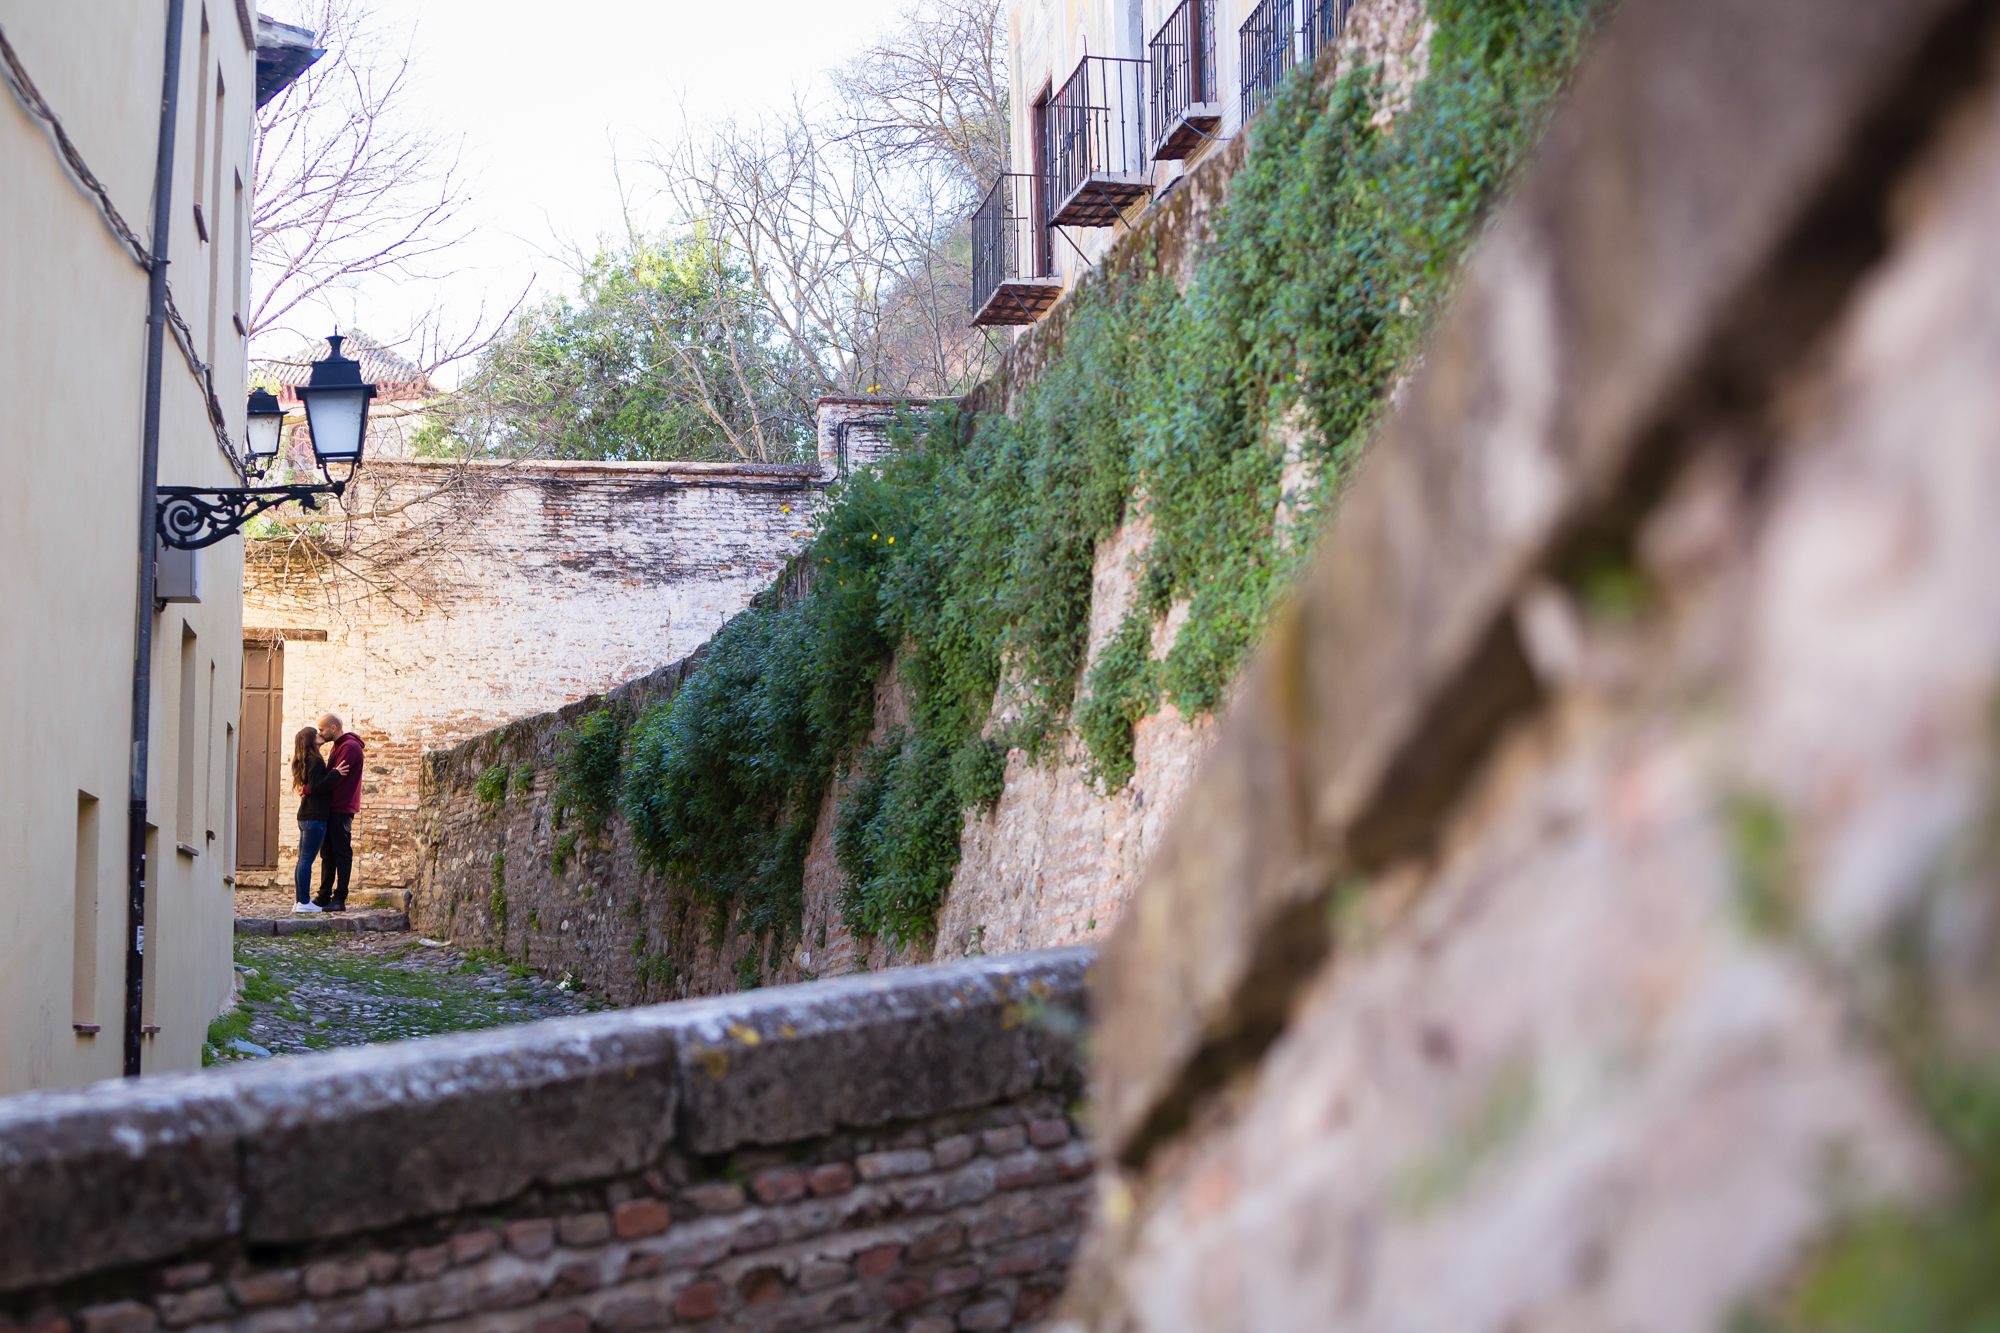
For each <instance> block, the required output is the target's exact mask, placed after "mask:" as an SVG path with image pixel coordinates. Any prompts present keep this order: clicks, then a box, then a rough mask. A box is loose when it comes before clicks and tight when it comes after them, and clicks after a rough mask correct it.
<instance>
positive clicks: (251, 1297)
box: [229, 1272, 299, 1310]
mask: <svg viewBox="0 0 2000 1333" xmlns="http://www.w3.org/2000/svg"><path fill="white" fill-rule="evenodd" d="M229 1293H230V1295H232V1296H234V1297H235V1298H236V1303H237V1304H238V1305H240V1306H242V1307H243V1308H244V1309H246V1310H254V1309H256V1308H258V1307H259V1306H264V1305H283V1304H286V1303H288V1302H291V1301H295V1300H297V1299H298V1298H299V1275H298V1274H297V1273H293V1272H276V1273H249V1274H246V1275H245V1276H243V1277H239V1278H234V1279H232V1280H231V1281H230V1283H229Z"/></svg>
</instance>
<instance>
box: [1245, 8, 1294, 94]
mask: <svg viewBox="0 0 2000 1333" xmlns="http://www.w3.org/2000/svg"><path fill="white" fill-rule="evenodd" d="M1292 14H1293V8H1292V0H1264V2H1263V3H1262V4H1260V5H1258V6H1257V7H1256V8H1255V9H1253V10H1251V11H1250V17H1249V18H1247V19H1245V20H1244V21H1243V26H1242V27H1241V28H1238V29H1237V30H1236V38H1237V47H1238V52H1237V63H1236V68H1237V71H1238V73H1239V75H1240V78H1241V82H1242V100H1243V119H1245V120H1248V119H1250V117H1252V116H1254V115H1256V114H1257V113H1258V112H1259V111H1262V110H1263V109H1264V107H1265V106H1266V104H1268V103H1269V102H1270V100H1271V97H1272V95H1273V94H1275V93H1276V92H1277V91H1278V83H1279V81H1280V80H1281V79H1283V78H1284V77H1285V75H1286V73H1287V72H1288V71H1290V69H1291V68H1292V66H1293V65H1295V64H1297V63H1298V49H1297V42H1296V32H1295V30H1294V28H1293V20H1292Z"/></svg>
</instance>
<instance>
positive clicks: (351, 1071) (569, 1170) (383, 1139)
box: [229, 1011, 676, 1243]
mask: <svg viewBox="0 0 2000 1333" xmlns="http://www.w3.org/2000/svg"><path fill="white" fill-rule="evenodd" d="M606 1019H610V1020H612V1021H610V1022H606V1021H605V1020H606ZM673 1050H674V1041H673V1037H672V1035H671V1033H670V1032H667V1031H665V1030H663V1028H662V1027H661V1025H660V1023H659V1021H658V1019H657V1017H654V1016H652V1015H651V1014H649V1013H648V1012H647V1011H626V1012H623V1013H619V1014H616V1015H612V1014H601V1015H594V1016H592V1017H589V1018H579V1019H568V1020H559V1021H556V1022H552V1023H543V1024H535V1025H533V1026H532V1027H529V1028H522V1029H515V1030H509V1029H496V1030H491V1031H486V1032H475V1033H463V1034H458V1035H454V1036H450V1037H439V1038H432V1039H429V1040H426V1041H421V1042H405V1043H397V1044H393V1045H389V1046H381V1047H370V1048H366V1049H356V1050H351V1051H337V1052H329V1053H327V1054H324V1055H320V1056H316V1057H314V1058H313V1059H312V1061H310V1062H296V1061H278V1062H270V1063H268V1064H264V1065H262V1067H261V1068H255V1069H253V1070H250V1071H248V1072H251V1073H253V1074H255V1075H258V1076H260V1077H251V1078H246V1079H244V1081H243V1082H242V1083H241V1084H239V1085H238V1089H239V1094H240V1096H239V1106H240V1107H242V1108H243V1109H244V1110H245V1111H247V1112H248V1115H249V1117H250V1118H252V1119H254V1121H255V1122H256V1123H257V1128H258V1131H259V1132H257V1133H255V1134H249V1135H246V1136H245V1139H244V1142H243V1168H242V1172H243V1188H244V1193H245V1200H244V1210H243V1231H244V1234H245V1237H246V1239H248V1240H250V1241H252V1242H253V1243H277V1242H282V1241H290V1240H300V1239H306V1238H309V1237H312V1236H318V1235H330V1234H344V1233H348V1232H353V1231H360V1230H365V1229H367V1228H369V1227H376V1226H385V1225H389V1224H391V1223H393V1222H396V1221H400V1220H403V1219H405V1218H409V1217H417V1216H425V1215H436V1214H441V1213H450V1212H456V1211H462V1210H464V1209H467V1208H471V1207H476V1206H479V1205H481V1204H485V1203H491V1202H497V1201H498V1200H500V1199H505V1198H510V1197H512V1196H514V1195H515V1194H518V1193H519V1192H520V1191H521V1190H522V1189H524V1188H526V1187H527V1186H528V1185H529V1184H530V1183H533V1182H541V1183H544V1184H558V1185H559V1184H565V1183H569V1182H572V1181H578V1180H585V1179H598V1178H602V1177H604V1176H608V1175H615V1174H617V1173H618V1172H620V1171H631V1170H636V1169H639V1168H640V1167H642V1166H643V1165H644V1164H646V1163H648V1162H650V1161H652V1160H654V1159H655V1158H656V1157H657V1156H658V1155H659V1152H660V1151H661V1149H663V1148H664V1147H665V1146H666V1144H667V1142H668V1141H669V1140H670V1139H671V1137H672V1125H673V1104H674V1081H675V1076H676V1075H675V1062H674V1056H673ZM287 1066H290V1067H289V1068H287ZM229 1072H230V1073H231V1074H236V1073H239V1072H241V1071H236V1070H231V1071H229ZM330 1123H336V1124H338V1125H339V1128H340V1134H341V1138H342V1142H343V1145H344V1148H345V1151H344V1152H343V1153H340V1154H327V1153H324V1152H321V1151H319V1149H318V1147H317V1145H318V1143H319V1141H320V1136H319V1134H318V1133H317V1132H314V1131H315V1130H316V1127H318V1126H321V1125H325V1124H330ZM301 1131H304V1132H301ZM410 1142H422V1143H425V1144H426V1145H427V1149H426V1151H425V1152H424V1153H423V1154H422V1155H421V1156H420V1157H412V1156H410V1155H409V1154H408V1153H407V1152H406V1151H405V1147H406V1145H407V1144H408V1143H410ZM496 1145H505V1151H495V1146H496ZM371 1156H374V1157H379V1158H381V1159H382V1160H393V1161H399V1162H402V1163H404V1164H405V1165H404V1167H403V1169H400V1170H397V1171H394V1172H388V1173H380V1172H363V1171H353V1170H350V1169H348V1163H349V1162H350V1161H351V1160H353V1159H355V1158H361V1159H367V1158H369V1157H371Z"/></svg>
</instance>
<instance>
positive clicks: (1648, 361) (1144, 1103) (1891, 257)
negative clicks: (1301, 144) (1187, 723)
mask: <svg viewBox="0 0 2000 1333" xmlns="http://www.w3.org/2000/svg"><path fill="white" fill-rule="evenodd" d="M1995 52H2000V13H1996V11H1995V9H1994V7H1993V6H1991V5H1985V4H1972V3H1960V2H1959V0H1908V3H1903V4H1897V5H1890V6H1884V5H1880V4H1872V3H1866V2H1865V0H1626V3H1625V4H1624V5H1623V6H1622V7H1621V8H1620V9H1619V10H1618V11H1617V12H1616V14H1615V15H1614V16H1613V17H1612V18H1611V19H1610V20H1609V21H1608V23H1607V25H1606V27H1605V29H1604V31H1603V32H1602V34H1601V35H1600V37H1599V39H1598V43H1597V45H1596V47H1595V49H1594V50H1593V52H1592V53H1591V55H1590V56H1589V57H1588V59H1587V61H1586V63H1585V65H1584V67H1583V69H1582V70H1581V71H1580V73H1579V76H1578V78H1577V81H1576V85H1575V88H1574V92H1573V94H1572V97H1571V100H1570V102H1569V104H1568V105H1567V106H1566V107H1565V108H1564V109H1563V110H1562V111H1561V112H1560V113H1559V114H1558V116H1557V118H1556V120H1555V121H1554V123H1553V124H1552V126H1551V128H1550V131H1549V133H1548V135H1547V137H1546V139H1545V140H1544V143H1543V145H1542V147H1541V150H1540V156H1539V159H1538V161H1537V162H1536V164H1535V165H1534V166H1533V168H1532V169H1531V170H1530V172H1529V173H1528V175H1527V176H1526V178H1525V179H1524V181H1523V182H1522V185H1521V187H1520V189H1519V190H1518V192H1517V193H1516V195H1515V197H1514V198H1513V199H1512V200H1511V201H1510V202H1509V203H1508V204H1507V205H1506V206H1505V207H1504V208H1502V209H1501V210H1500V211H1499V212H1498V213H1497V214H1496V216H1495V217H1494V218H1493V220H1492V221H1491V223H1490V224H1489V225H1488V226H1487V228H1486V229H1485V233H1484V235H1483V237H1482V238H1481V240H1480V242H1479V244H1478V246H1477V249H1476V250H1475V252H1474V254H1473V255H1472V256H1471V258H1470V260H1469V261H1468V263H1467V264H1466V265H1465V266H1464V267H1463V268H1462V270H1461V272H1460V274H1459V275H1458V277H1457V279H1456V283H1455V296H1454V300H1453V304H1452V307H1451V309H1450V310H1449V311H1448V312H1446V314H1445V316H1444V317H1443V318H1442V319H1441V320H1440V323H1439V326H1438V328H1437V331H1436V333H1435V334H1434V336H1433V338H1432V340H1431V342H1430V345H1429V347H1428V349H1427V351H1426V353H1425V358H1424V363H1423V365H1422V368H1421V369H1420V370H1419V371H1418V372H1417V373H1416V374H1415V375H1413V377H1412V378H1411V380H1410V382H1409V383H1408V384H1407V385H1406V387H1405V389H1404V391H1403V392H1401V393H1399V395H1398V397H1399V406H1398V408H1397V411H1396V412H1395V414H1394V415H1393V416H1392V418H1391V419H1390V420H1389V421H1388V422H1387V423H1386V425H1385V426H1384V428H1383V430H1382V432H1381V434H1380V438H1379V439H1378V440H1377V441H1376V443H1375V444H1374V445H1373V447H1372V449H1371V451H1370V452H1369V454H1368V456H1367V458H1366V460H1365V461H1364V462H1363V463H1362V465H1361V466H1360V468H1359V469H1358V471H1357V473H1356V475H1355V477H1354V478H1353V480H1352V482H1351V483H1350V484H1349V485H1348V487H1347V488H1346V490H1345V492H1344V494H1343V496H1342V499H1341V503H1340V506H1339V508H1338V510H1337V512H1336V513H1335V514H1334V515H1333V517H1332V519H1331V524H1330V527H1329V528H1328V531H1327V533H1326V535H1325V538H1324V540H1323V541H1322V543H1321V545H1320V547H1319V550H1318V554H1317V557H1316V560H1315V564H1314V567H1313V570H1312V572H1311V574H1310V575H1309V577H1308V578H1307V579H1306V581H1305V583H1304V585H1303V586H1302V587H1301V588H1300V589H1299V590H1298V592H1297V594H1296V596H1295V597H1293V598H1292V599H1291V600H1290V601H1289V603H1288V604H1287V605H1286V606H1285V607H1284V608H1282V609H1281V611H1280V613H1279V614H1278V615H1277V616H1276V617H1275V619H1274V623H1273V626H1272V629H1271V631H1270V633H1269V634H1268V636H1267V638H1266V640H1265V642H1264V644H1263V645H1262V646H1261V648H1260V650H1259V653H1258V656H1257V659H1256V661H1255V663H1254V664H1253V666H1252V669H1251V670H1250V672H1249V673H1248V674H1247V677H1246V679H1245V680H1244V681H1243V682H1242V683H1241V685H1240V687H1239V690H1238V692H1237V694H1236V696H1235V698H1234V699H1233V700H1232V705H1231V707H1230V709H1229V712H1228V715H1227V716H1226V717H1225V718H1224V719H1222V721H1221V722H1220V724H1219V725H1218V727H1217V732H1218V735H1217V738H1216V741H1215V744H1214V747H1213V748H1212V749H1211V750H1210V752H1209V754H1208V756H1207V758H1206V759H1205V761H1204V763H1203V766H1202V771H1201V773H1200V774H1199V775H1198V776H1197V778H1196V780H1195V783H1194V785H1193V786H1192V788H1191V789H1190V791H1189V793H1188V795H1187V797H1186V799H1185V800H1184V801H1183V803H1182V807H1181V814H1180V815H1179V816H1178V817H1177V818H1176V820H1175V821H1174V824H1173V827H1172V828H1171V829H1170V830H1169V831H1168V834H1167V837H1166V840H1165V842H1164V843H1163V845H1162V848H1161V850H1160V853H1159V854H1158V856H1156V858H1155V859H1154V861H1153V863H1152V866H1151V868H1150V869H1149V871H1148V873H1147V876H1146V879H1145V881H1144V883H1143V884H1142V886H1141V888H1140V890H1139V892H1138V893H1137V895H1136V896H1135V897H1134V898H1133V900H1132V902H1131V905H1130V907H1129V908H1128V910H1127V912H1126V914H1125V916H1124V918H1123V920H1122V921H1121V923H1120V925H1119V926H1118V928H1117V930H1116V931H1115V932H1114V934H1113V936H1112V937H1111V939H1110V940H1108V941H1107V942H1106V943H1105V944H1104V946H1103V961H1102V963H1101V964H1100V969H1099V972H1100V980H1099V985H1098V987H1097V990H1096V992H1095V994H1096V1000H1097V1028H1096V1032H1097V1050H1098V1052H1099V1057H1098V1059H1097V1061H1096V1063H1095V1066H1094V1069H1093V1092H1094V1095H1093V1099H1092V1113H1093V1126H1094V1129H1095V1132H1096V1134H1097V1136H1098V1138H1097V1144H1098V1147H1099V1150H1100V1152H1101V1154H1102V1159H1103V1161H1104V1163H1105V1166H1104V1168H1103V1170H1102V1172H1101V1175H1100V1182H1101V1188H1102V1190H1103V1199H1104V1207H1103V1209H1102V1210H1101V1213H1100V1216H1101V1217H1102V1219H1103V1220H1104V1223H1105V1225H1104V1230H1103V1232H1102V1233H1101V1234H1100V1235H1099V1236H1098V1237H1097V1241H1098V1242H1099V1243H1095V1244H1093V1245H1092V1246H1090V1247H1089V1251H1088V1252H1089V1253H1091V1254H1092V1255H1094V1256H1095V1257H1094V1259H1093V1260H1092V1261H1090V1262H1088V1263H1086V1264H1083V1265H1080V1266H1079V1268H1078V1269H1077V1271H1076V1275H1075V1280H1074V1281H1073V1283H1072V1288H1071V1293H1070V1296H1069V1297H1068V1301H1067V1304H1066V1310H1067V1313H1068V1317H1069V1318H1070V1319H1071V1320H1073V1323H1074V1326H1075V1327H1077V1328H1086V1327H1087V1328H1091V1329H1096V1330H1103V1331H1104V1333H1111V1331H1112V1330H1117V1333H1220V1331H1221V1330H1239V1329H1304V1328H1341V1329H1450V1330H1454V1333H1505V1331H1508V1330H1524V1329H1620V1330H1648V1331H1650V1333H1712V1331H1714V1330H1722V1329H1747V1328H1763V1329H1773V1330H1788V1331H1791V1330H1802V1329H1808V1328H1810V1329H1829V1328H1857V1329H1858V1328H1871V1329H1872V1328H1881V1327H1886V1326H1889V1325H1891V1324H1893V1323H1894V1322H1896V1320H1897V1319H1900V1318H1903V1317H1905V1316H1904V1312H1906V1311H1909V1310H1914V1309H1919V1308H1922V1307H1923V1306H1924V1304H1925V1303H1926V1302H1930V1301H1938V1302H1944V1301H1958V1302H1962V1305H1961V1307H1960V1308H1967V1309H1970V1308H1974V1307H1977V1308H1982V1309H1990V1308H1993V1305H1994V1301H1995V1298H1996V1297H1995V1293H1996V1292H2000V1283H1996V1281H1995V1279H1994V1278H1993V1276H1992V1275H1991V1274H1992V1272H1993V1271H2000V1270H1993V1269H1992V1265H1991V1264H1989V1265H1988V1270H1989V1271H1988V1272H1987V1273H1984V1274H1982V1275H1981V1277H1979V1278H1976V1279H1974V1278H1970V1277H1968V1278H1967V1279H1964V1281H1965V1284H1966V1285H1964V1286H1959V1287H1956V1288H1954V1286H1953V1284H1954V1283H1955V1282H1958V1281H1960V1279H1958V1278H1956V1276H1955V1274H1956V1272H1958V1271H1961V1270H1957V1269H1955V1268H1954V1267H1953V1264H1954V1263H1956V1262H1957V1259H1956V1255H1957V1254H1959V1253H1970V1252H1985V1251H1983V1250H1979V1249H1978V1247H1980V1246H1986V1247H1987V1248H1989V1249H1990V1242H1989V1241H1987V1240H1985V1239H1983V1233H1977V1232H1975V1231H1974V1230H1972V1228H1973V1227H1974V1226H1976V1225H1984V1221H1983V1219H1986V1218H1989V1217H1990V1216H1992V1212H1993V1209H1994V1207H1995V1198H1996V1195H1995V1192H1994V1191H1995V1186H1994V1181H1993V1176H1992V1173H1991V1172H1990V1170H1987V1169H1985V1168H1984V1167H1983V1166H1982V1165H1981V1163H1982V1162H1984V1161H1985V1160H1986V1158H1985V1156H1984V1154H1986V1152H1987V1151H1988V1149H1987V1148H1986V1147H1985V1146H1984V1143H1983V1141H1981V1140H1979V1139H1978V1138H1977V1137H1976V1131H1971V1130H1969V1129H1967V1128H1965V1127H1966V1126H1969V1125H1971V1124H1974V1123H1980V1124H1990V1123H1992V1116H1993V1114H1994V1107H1995V1102H1994V1100H1993V1093H1992V1092H1991V1091H1990V1089H1993V1088H1995V1087H2000V1081H1996V1080H1995V1071H1996V1070H2000V1027H1996V1024H1995V1021H1994V1020H1995V1016H1996V1015H2000V702H1997V701H2000V581H1996V579H1995V577H1994V571H1995V570H1996V569H2000V377H1996V375H1995V367H1996V366H2000V301H1996V300H1995V291H1996V286H1995V282H1994V277H1993V275H1994V274H1995V273H1996V272H2000V229H1996V228H1995V225H1994V219H1995V218H1996V217H2000V64H1996V63H1995V61H1994V53H1995ZM1944 1088H1950V1089H1952V1090H1953V1091H1952V1092H1951V1093H1949V1094H1941V1093H1940V1091H1939V1090H1940V1089H1944ZM1961 1089H1964V1090H1966V1091H1960V1090H1961ZM1981 1089H1984V1090H1987V1091H1975V1090H1981ZM1954 1203H1957V1204H1959V1206H1961V1207H1964V1208H1965V1212H1964V1213H1956V1212H1954V1211H1953V1210H1952V1206H1953V1204H1954ZM1959 1216H1968V1217H1976V1218H1979V1219H1982V1221H1981V1222H1979V1223H1961V1224H1959V1225H1961V1226H1963V1227H1965V1228H1966V1229H1965V1230H1960V1231H1954V1230H1953V1229H1952V1227H1953V1223H1954V1220H1955V1219H1956V1218H1957V1217H1959ZM1975 1235H1978V1236H1981V1237H1982V1238H1980V1239H1974V1237H1975ZM1954 1247H1967V1248H1964V1249H1959V1248H1954ZM1948 1275H1951V1276H1948ZM1948 1291H1950V1292H1952V1293H1953V1294H1952V1295H1950V1296H1947V1295H1945V1293H1946V1292H1948ZM1892 1311H1894V1313H1891V1312H1892ZM1909 1317H1910V1318H1914V1319H1915V1320H1916V1321H1917V1322H1919V1323H1922V1322H1924V1321H1925V1319H1927V1318H1929V1316H1925V1315H1911V1316H1909ZM1931 1322H1932V1323H1934V1324H1935V1325H1937V1326H1940V1327H1945V1326H1951V1325H1952V1324H1953V1323H1954V1319H1953V1316H1952V1315H1950V1314H1940V1315H1938V1316H1937V1317H1936V1318H1935V1319H1932V1320H1931ZM1956 1322H1958V1323H1964V1322H1965V1320H1964V1319H1960V1320H1957V1321H1956Z"/></svg>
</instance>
